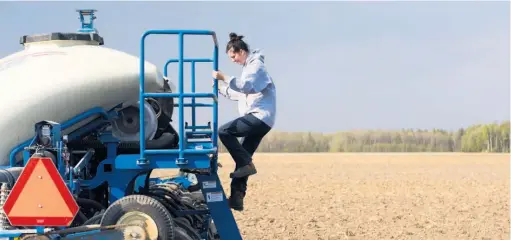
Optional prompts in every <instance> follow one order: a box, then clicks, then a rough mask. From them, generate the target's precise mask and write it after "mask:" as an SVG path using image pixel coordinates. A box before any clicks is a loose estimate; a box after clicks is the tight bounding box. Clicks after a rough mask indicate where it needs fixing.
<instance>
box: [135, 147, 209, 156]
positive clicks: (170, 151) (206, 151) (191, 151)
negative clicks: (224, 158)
mask: <svg viewBox="0 0 511 240" xmlns="http://www.w3.org/2000/svg"><path fill="white" fill-rule="evenodd" d="M179 152H180V151H179V149H148V150H145V151H144V153H145V154H147V155H157V154H179ZM215 152H216V148H210V149H185V150H183V153H184V154H211V153H215Z"/></svg>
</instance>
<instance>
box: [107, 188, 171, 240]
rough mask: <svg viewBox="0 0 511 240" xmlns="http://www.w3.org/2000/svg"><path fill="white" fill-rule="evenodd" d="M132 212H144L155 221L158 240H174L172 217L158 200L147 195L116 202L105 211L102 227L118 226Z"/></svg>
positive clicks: (127, 197) (131, 196)
mask: <svg viewBox="0 0 511 240" xmlns="http://www.w3.org/2000/svg"><path fill="white" fill-rule="evenodd" d="M130 211H139V212H143V213H145V214H147V215H148V216H149V217H151V218H152V219H153V221H154V222H155V223H156V227H157V229H158V240H167V239H174V228H175V225H174V223H173V221H172V215H171V214H170V213H169V212H168V211H167V209H166V208H165V207H164V206H163V205H162V204H161V203H160V202H159V201H158V200H156V199H154V198H152V197H149V196H145V195H129V196H126V197H123V198H121V199H119V200H117V201H115V202H114V203H113V204H112V205H110V206H109V207H108V209H107V210H106V211H105V213H104V215H103V217H102V219H101V226H108V225H114V224H116V223H117V221H118V220H119V219H120V218H121V217H122V216H123V215H125V214H126V213H128V212H130Z"/></svg>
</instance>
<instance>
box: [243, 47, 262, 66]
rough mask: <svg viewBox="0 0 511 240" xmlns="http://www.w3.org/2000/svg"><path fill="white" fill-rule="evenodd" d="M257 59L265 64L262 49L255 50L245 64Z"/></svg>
mask: <svg viewBox="0 0 511 240" xmlns="http://www.w3.org/2000/svg"><path fill="white" fill-rule="evenodd" d="M256 59H259V60H260V61H261V62H263V63H264V54H263V53H262V52H261V50H260V49H255V50H253V51H252V52H250V54H249V55H248V57H247V61H246V62H245V65H247V64H248V63H250V62H252V61H254V60H256Z"/></svg>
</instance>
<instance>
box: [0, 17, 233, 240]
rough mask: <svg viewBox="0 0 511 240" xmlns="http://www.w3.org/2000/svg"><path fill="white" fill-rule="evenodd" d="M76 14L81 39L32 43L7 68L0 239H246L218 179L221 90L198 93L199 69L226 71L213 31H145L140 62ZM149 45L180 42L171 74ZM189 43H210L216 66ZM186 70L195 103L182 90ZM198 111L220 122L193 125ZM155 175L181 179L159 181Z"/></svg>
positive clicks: (1, 70) (69, 36)
mask: <svg viewBox="0 0 511 240" xmlns="http://www.w3.org/2000/svg"><path fill="white" fill-rule="evenodd" d="M78 12H79V14H80V19H81V22H82V28H80V29H79V30H78V32H76V33H61V32H57V33H50V34H42V35H31V36H23V37H22V38H21V44H23V45H24V46H25V50H23V51H20V52H18V53H16V54H12V55H10V56H8V57H6V58H4V59H1V60H0V82H3V83H4V84H6V85H5V86H4V87H2V94H0V95H7V96H8V98H9V99H8V100H4V102H6V104H5V106H4V107H0V108H2V109H0V110H2V112H3V116H2V119H3V120H2V122H0V131H4V133H7V134H6V135H4V136H5V138H6V139H4V140H5V141H4V140H2V141H3V142H4V144H0V145H1V146H0V154H3V155H5V157H4V158H5V159H4V160H3V161H4V162H2V163H3V166H2V169H1V170H0V184H1V189H0V206H1V211H0V238H6V239H26V240H28V239H32V240H35V239H151V240H156V239H158V240H164V239H186V240H193V239H236V240H237V239H241V235H240V232H239V229H238V227H237V224H236V221H235V219H234V217H233V214H232V212H231V210H230V208H229V206H228V203H227V199H226V196H225V193H224V190H223V188H222V185H221V182H220V180H219V177H218V175H217V170H218V162H217V159H218V148H217V146H218V144H217V143H218V141H217V139H218V136H217V135H218V133H217V129H218V123H217V122H218V116H217V115H218V99H217V97H218V94H217V90H218V86H217V83H216V81H214V86H213V89H212V92H207V93H197V92H195V72H194V71H195V64H196V63H212V64H213V69H214V70H217V69H218V42H217V39H216V35H215V32H213V31H205V30H148V31H146V32H144V33H143V35H142V37H141V40H140V56H139V58H136V57H133V56H131V55H128V54H126V53H122V52H119V51H115V50H112V49H109V48H105V47H103V46H102V45H104V42H103V38H102V37H100V36H99V34H98V32H97V31H96V29H95V28H94V24H93V22H94V19H95V18H96V17H95V10H78ZM151 35H176V36H177V37H178V38H179V54H178V55H179V56H178V58H177V59H170V60H168V61H167V62H166V63H165V65H164V73H163V74H160V73H159V72H158V71H157V68H156V67H154V66H153V65H152V64H150V63H148V62H147V61H145V53H144V50H145V45H146V44H145V43H146V39H147V38H148V37H149V36H151ZM185 35H209V36H210V37H212V38H213V41H214V50H213V54H212V55H213V57H212V58H206V59H188V58H185V57H184V44H183V42H184V36H185ZM171 63H177V64H179V68H178V69H179V76H178V80H179V81H178V90H177V91H173V90H172V88H173V87H174V85H172V82H170V81H169V77H168V76H167V70H166V69H167V66H168V65H169V64H171ZM185 63H190V64H191V66H192V73H191V74H192V77H191V85H192V91H191V92H185V91H184V87H183V81H184V80H183V79H184V72H183V65H184V64H185ZM30 74H32V75H30ZM30 81H33V84H32V83H31V82H30ZM7 82H8V83H7ZM207 82H208V83H209V82H210V81H207ZM190 98H191V100H192V101H191V103H185V101H184V100H185V99H190ZM196 98H209V99H211V100H212V103H210V104H205V103H196V101H195V99H196ZM175 99H177V100H179V101H178V102H174V100H175ZM0 100H1V99H0ZM174 107H178V108H177V109H178V115H179V119H178V130H177V131H176V130H175V129H174V128H173V127H172V125H171V123H170V122H171V121H172V116H173V113H174V112H173V110H174ZM185 107H191V110H192V122H191V124H188V122H185V121H184V108H185ZM197 107H210V108H212V110H213V117H212V118H213V119H212V120H211V121H209V122H208V123H206V124H203V125H199V124H196V116H195V111H196V108H197ZM9 139H11V140H9ZM3 150H5V151H4V152H1V151H3ZM0 161H1V160H0ZM154 169H176V172H177V174H176V175H175V176H172V177H169V178H162V177H160V178H156V177H152V175H151V173H152V171H153V170H154Z"/></svg>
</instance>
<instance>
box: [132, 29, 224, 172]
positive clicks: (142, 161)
mask: <svg viewBox="0 0 511 240" xmlns="http://www.w3.org/2000/svg"><path fill="white" fill-rule="evenodd" d="M162 34H163V35H179V58H178V59H171V60H169V61H167V63H166V64H165V68H164V75H165V76H167V66H168V64H170V63H172V62H177V63H179V83H178V84H179V86H178V88H179V90H178V92H177V93H146V92H145V88H144V87H145V39H146V37H147V36H149V35H162ZM184 35H210V36H212V37H213V42H214V52H213V59H185V58H184ZM185 62H192V70H193V72H195V71H194V70H195V68H194V64H195V62H213V69H214V70H218V41H217V38H216V33H215V32H214V31H209V30H148V31H146V32H145V33H144V34H143V35H142V38H141V41H140V87H139V89H140V96H139V104H140V109H144V105H143V104H144V100H145V98H147V97H164V98H170V97H179V130H178V132H179V137H180V141H179V151H177V153H178V154H179V159H178V162H180V161H182V160H184V154H185V153H187V154H199V153H205V151H203V150H198V149H197V150H190V149H189V150H186V151H185V147H184V141H183V139H184V135H185V134H184V132H185V130H184V128H185V126H184V107H185V104H184V102H183V99H184V98H185V97H190V98H192V108H194V107H195V106H196V105H195V104H194V103H195V98H213V100H214V101H213V136H212V139H213V147H214V149H213V150H214V153H217V152H218V150H217V142H218V139H217V138H218V132H217V128H218V83H217V81H214V85H213V93H194V92H193V93H184V89H183V88H184V87H183V85H184V84H183V68H184V67H183V65H184V63H185ZM194 78H195V74H193V75H192V79H193V82H195V79H194ZM215 80H216V79H215ZM192 84H193V86H192V91H194V90H195V86H194V85H195V84H194V83H192ZM144 115H145V114H144V111H140V159H139V164H147V163H148V162H147V159H146V158H145V156H146V154H151V153H152V154H154V153H155V152H159V153H163V152H165V153H169V154H170V153H176V151H175V150H172V151H170V150H168V151H167V150H165V151H164V150H161V151H155V150H150V151H149V150H146V146H145V142H146V141H145V124H144V118H145V116H144ZM194 117H195V115H193V116H192V118H193V119H192V120H195V118H194ZM193 125H195V123H193ZM206 152H208V153H209V152H211V151H206ZM214 168H216V167H214Z"/></svg>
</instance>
